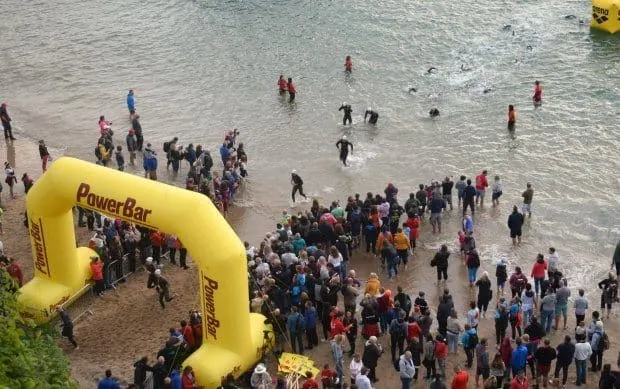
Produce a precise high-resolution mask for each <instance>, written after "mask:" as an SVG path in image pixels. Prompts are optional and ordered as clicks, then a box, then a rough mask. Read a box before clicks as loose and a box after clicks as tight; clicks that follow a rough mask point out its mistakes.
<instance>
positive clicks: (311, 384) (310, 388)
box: [301, 371, 319, 389]
mask: <svg viewBox="0 0 620 389" xmlns="http://www.w3.org/2000/svg"><path fill="white" fill-rule="evenodd" d="M301 389H319V384H318V382H316V380H315V379H314V377H313V376H312V373H311V372H309V371H307V372H306V382H304V384H303V385H302V387H301Z"/></svg>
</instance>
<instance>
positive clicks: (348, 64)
mask: <svg viewBox="0 0 620 389" xmlns="http://www.w3.org/2000/svg"><path fill="white" fill-rule="evenodd" d="M344 70H345V72H349V73H351V71H352V70H353V62H351V56H350V55H347V58H345V60H344Z"/></svg>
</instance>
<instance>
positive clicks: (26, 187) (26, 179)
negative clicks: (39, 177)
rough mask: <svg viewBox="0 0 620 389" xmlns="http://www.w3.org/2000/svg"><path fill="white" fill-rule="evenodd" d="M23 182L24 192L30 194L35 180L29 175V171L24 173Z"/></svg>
mask: <svg viewBox="0 0 620 389" xmlns="http://www.w3.org/2000/svg"><path fill="white" fill-rule="evenodd" d="M22 183H23V184H24V193H26V194H28V191H29V190H30V188H32V185H34V181H33V180H32V178H30V177H28V173H24V174H23V175H22Z"/></svg>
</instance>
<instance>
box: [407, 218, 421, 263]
mask: <svg viewBox="0 0 620 389" xmlns="http://www.w3.org/2000/svg"><path fill="white" fill-rule="evenodd" d="M406 224H407V227H409V242H410V243H411V253H412V254H413V250H415V247H416V242H417V241H418V239H419V238H420V218H419V217H418V215H414V216H413V217H410V218H407V222H406Z"/></svg>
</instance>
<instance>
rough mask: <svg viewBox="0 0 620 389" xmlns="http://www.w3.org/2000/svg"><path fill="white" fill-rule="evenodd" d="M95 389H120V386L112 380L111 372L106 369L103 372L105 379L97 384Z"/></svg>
mask: <svg viewBox="0 0 620 389" xmlns="http://www.w3.org/2000/svg"><path fill="white" fill-rule="evenodd" d="M97 389H121V386H120V385H119V384H118V382H116V380H115V379H114V378H112V371H111V370H110V369H108V370H106V371H105V378H103V379H101V380H100V381H99V383H98V384H97Z"/></svg>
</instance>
